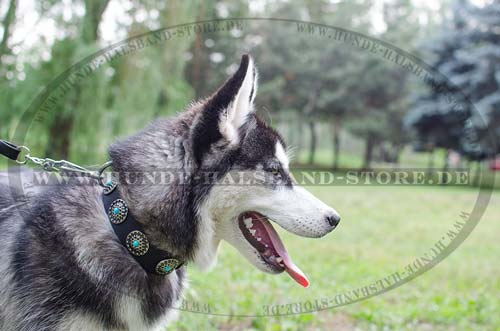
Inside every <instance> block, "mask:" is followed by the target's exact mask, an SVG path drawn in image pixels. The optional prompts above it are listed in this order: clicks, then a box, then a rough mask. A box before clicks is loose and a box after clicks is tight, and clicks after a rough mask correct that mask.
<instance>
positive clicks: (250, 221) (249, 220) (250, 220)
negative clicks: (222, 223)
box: [243, 218, 253, 229]
mask: <svg viewBox="0 0 500 331" xmlns="http://www.w3.org/2000/svg"><path fill="white" fill-rule="evenodd" d="M243 223H245V226H246V227H247V229H250V228H251V227H252V226H253V222H252V219H251V218H245V219H244V220H243Z"/></svg>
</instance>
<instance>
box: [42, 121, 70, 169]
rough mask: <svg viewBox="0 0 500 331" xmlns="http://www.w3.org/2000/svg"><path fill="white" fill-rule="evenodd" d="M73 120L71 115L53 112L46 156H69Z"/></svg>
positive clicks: (66, 157)
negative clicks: (53, 116)
mask: <svg viewBox="0 0 500 331" xmlns="http://www.w3.org/2000/svg"><path fill="white" fill-rule="evenodd" d="M73 122H74V119H73V115H69V116H64V115H61V112H58V113H56V114H55V118H54V120H53V121H52V124H51V126H50V131H49V144H48V146H47V150H46V151H45V154H46V155H47V156H48V157H50V158H53V159H64V160H67V159H68V158H69V152H70V147H71V131H72V129H73Z"/></svg>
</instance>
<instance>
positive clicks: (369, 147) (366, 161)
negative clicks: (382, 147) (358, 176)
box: [363, 135, 375, 170]
mask: <svg viewBox="0 0 500 331" xmlns="http://www.w3.org/2000/svg"><path fill="white" fill-rule="evenodd" d="M374 147H375V140H374V139H373V137H372V136H370V135H369V136H368V137H367V138H366V144H365V155H364V158H363V169H365V170H368V169H370V166H371V162H372V158H373V148H374Z"/></svg>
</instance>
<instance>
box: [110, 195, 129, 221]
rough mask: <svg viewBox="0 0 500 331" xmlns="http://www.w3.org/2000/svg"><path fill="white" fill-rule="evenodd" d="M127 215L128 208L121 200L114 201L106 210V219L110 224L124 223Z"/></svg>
mask: <svg viewBox="0 0 500 331" xmlns="http://www.w3.org/2000/svg"><path fill="white" fill-rule="evenodd" d="M127 215H128V207H127V204H126V203H125V201H123V200H122V199H116V200H115V201H113V202H112V203H111V205H110V206H109V209H108V217H109V220H110V221H111V223H114V224H120V223H123V221H125V219H126V218H127Z"/></svg>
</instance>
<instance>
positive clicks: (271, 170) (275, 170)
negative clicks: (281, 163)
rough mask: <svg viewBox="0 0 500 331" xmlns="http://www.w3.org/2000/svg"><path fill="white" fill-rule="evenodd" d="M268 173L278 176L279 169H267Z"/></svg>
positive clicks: (272, 167)
mask: <svg viewBox="0 0 500 331" xmlns="http://www.w3.org/2000/svg"><path fill="white" fill-rule="evenodd" d="M269 171H270V172H271V173H272V174H273V175H275V176H277V175H279V173H280V169H279V167H278V166H271V168H269Z"/></svg>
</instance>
